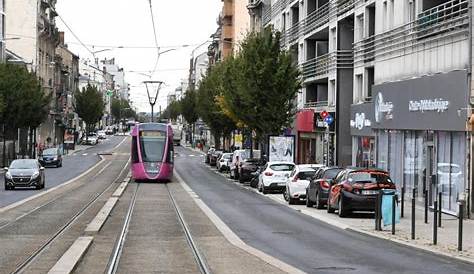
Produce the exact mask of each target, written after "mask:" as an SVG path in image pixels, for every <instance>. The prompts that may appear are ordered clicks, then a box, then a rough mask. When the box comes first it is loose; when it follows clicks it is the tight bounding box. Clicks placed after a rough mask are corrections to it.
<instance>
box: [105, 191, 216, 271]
mask: <svg viewBox="0 0 474 274" xmlns="http://www.w3.org/2000/svg"><path fill="white" fill-rule="evenodd" d="M140 185H141V184H139V183H136V188H135V189H134V191H133V194H132V198H131V200H130V202H129V205H128V210H127V212H126V215H125V217H124V221H123V224H122V227H121V229H120V233H119V235H118V237H117V239H116V242H115V244H114V248H113V251H112V254H111V256H110V258H109V262H108V264H107V269H106V271H105V273H107V274H115V273H118V272H120V260H121V258H122V255H123V254H124V250H125V249H126V247H125V242H126V240H127V235H128V233H129V227H130V224H131V222H132V218H133V215H134V209H135V204H136V202H137V200H139V199H140V197H139V194H138V192H139V191H138V190H139V188H140ZM164 186H165V188H166V192H167V194H168V197H169V202H170V204H171V205H172V210H173V211H174V213H175V215H176V221H177V222H178V224H179V226H180V227H181V228H182V231H183V234H184V238H185V240H186V243H187V245H188V247H189V248H190V250H191V253H192V257H193V258H194V261H195V265H196V266H197V269H198V270H199V273H202V274H210V273H212V272H211V270H210V267H209V266H208V264H207V261H206V259H205V257H204V256H203V255H202V253H201V252H200V250H199V247H198V245H197V243H196V241H195V240H194V239H193V236H192V233H191V231H190V229H189V226H188V223H187V222H186V220H185V218H184V215H183V213H182V211H181V208H180V207H179V205H178V203H177V202H176V199H175V198H174V196H173V193H172V191H171V190H170V189H169V187H168V184H164Z"/></svg>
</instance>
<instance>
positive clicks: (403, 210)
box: [400, 187, 405, 218]
mask: <svg viewBox="0 0 474 274" xmlns="http://www.w3.org/2000/svg"><path fill="white" fill-rule="evenodd" d="M400 202H401V204H400V218H403V216H404V215H405V187H402V200H401V201H400Z"/></svg>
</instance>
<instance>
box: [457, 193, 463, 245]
mask: <svg viewBox="0 0 474 274" xmlns="http://www.w3.org/2000/svg"><path fill="white" fill-rule="evenodd" d="M458 204H459V216H458V219H459V225H458V251H462V219H463V217H464V203H463V202H458Z"/></svg>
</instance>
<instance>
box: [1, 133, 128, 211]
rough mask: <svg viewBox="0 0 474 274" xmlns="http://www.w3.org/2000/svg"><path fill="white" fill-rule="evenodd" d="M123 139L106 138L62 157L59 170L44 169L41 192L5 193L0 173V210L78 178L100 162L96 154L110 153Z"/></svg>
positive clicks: (121, 137)
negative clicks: (44, 185)
mask: <svg viewBox="0 0 474 274" xmlns="http://www.w3.org/2000/svg"><path fill="white" fill-rule="evenodd" d="M124 138H125V137H124V136H107V140H102V142H101V143H99V144H97V145H95V146H91V147H90V148H88V149H86V150H83V151H79V152H77V153H74V154H71V155H68V156H64V158H63V166H62V167H61V168H47V169H46V171H45V173H46V187H45V188H44V189H43V190H35V189H15V190H14V191H11V190H9V191H5V188H4V187H3V183H4V179H5V178H4V175H3V173H2V174H1V175H0V208H2V207H5V206H8V205H10V204H13V203H15V202H18V201H21V200H23V199H25V198H28V197H30V196H32V195H35V194H38V192H39V191H47V190H48V189H50V188H53V187H55V186H58V185H60V184H63V183H65V182H67V181H69V180H71V179H73V178H75V177H77V176H79V175H80V174H82V173H83V172H84V171H86V170H87V169H89V168H90V167H92V166H93V165H94V164H96V163H97V162H99V161H100V157H99V156H98V155H97V154H98V153H106V152H110V151H111V150H112V149H113V148H114V147H116V146H117V145H118V144H119V143H120V142H121V141H122V140H123V139H124Z"/></svg>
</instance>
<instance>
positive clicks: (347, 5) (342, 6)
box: [335, 0, 354, 15]
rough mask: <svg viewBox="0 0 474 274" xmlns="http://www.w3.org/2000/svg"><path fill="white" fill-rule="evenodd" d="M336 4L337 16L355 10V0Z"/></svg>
mask: <svg viewBox="0 0 474 274" xmlns="http://www.w3.org/2000/svg"><path fill="white" fill-rule="evenodd" d="M335 4H336V9H337V15H341V14H343V13H344V12H346V11H349V10H351V9H353V8H354V0H337V2H336V3H335Z"/></svg>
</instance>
